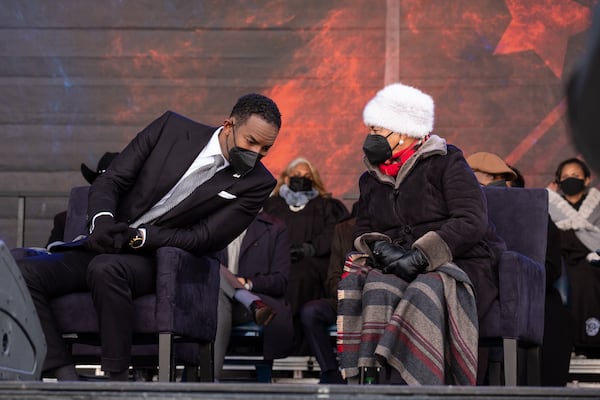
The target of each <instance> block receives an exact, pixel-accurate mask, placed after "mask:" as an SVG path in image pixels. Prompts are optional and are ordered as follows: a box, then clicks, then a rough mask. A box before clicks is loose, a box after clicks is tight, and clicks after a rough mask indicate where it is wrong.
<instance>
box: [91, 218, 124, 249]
mask: <svg viewBox="0 0 600 400" xmlns="http://www.w3.org/2000/svg"><path fill="white" fill-rule="evenodd" d="M127 229H129V226H128V225H127V224H126V223H124V222H121V223H118V224H117V223H116V222H115V219H114V218H113V217H111V216H110V215H101V216H100V217H98V218H96V220H95V221H94V230H93V231H92V233H91V234H90V237H89V238H88V241H87V243H86V246H87V248H88V249H89V250H92V251H95V252H97V253H120V252H121V247H122V243H123V235H124V234H125V232H126V231H127Z"/></svg>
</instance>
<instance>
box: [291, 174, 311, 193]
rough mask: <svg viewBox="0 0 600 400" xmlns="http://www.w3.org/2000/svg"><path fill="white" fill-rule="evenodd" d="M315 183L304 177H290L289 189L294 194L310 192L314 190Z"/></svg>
mask: <svg viewBox="0 0 600 400" xmlns="http://www.w3.org/2000/svg"><path fill="white" fill-rule="evenodd" d="M312 186H313V181H312V180H311V179H310V178H306V177H304V176H290V184H289V185H288V187H289V188H290V190H292V191H294V192H308V191H310V190H311V189H312Z"/></svg>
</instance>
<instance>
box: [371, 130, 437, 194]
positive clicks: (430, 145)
mask: <svg viewBox="0 0 600 400" xmlns="http://www.w3.org/2000/svg"><path fill="white" fill-rule="evenodd" d="M447 153H448V148H447V146H446V140H445V139H443V138H441V137H439V136H438V135H430V136H429V139H428V140H427V141H425V143H423V145H422V146H421V147H419V149H418V150H417V151H416V153H415V154H413V155H412V156H411V157H410V158H409V159H408V160H406V162H405V163H404V164H403V165H402V167H401V168H400V171H398V175H397V176H396V177H395V178H394V177H393V176H388V175H385V174H383V173H382V172H381V171H380V170H379V168H377V166H376V165H373V164H371V163H370V162H369V160H367V157H364V159H363V161H364V163H365V165H366V166H367V170H368V171H369V173H371V175H374V176H375V177H376V178H377V179H378V180H379V181H381V182H383V183H387V184H389V185H392V186H394V188H396V189H397V188H398V187H399V186H400V183H402V181H404V179H405V178H406V177H407V176H408V174H409V173H410V171H412V169H413V168H414V167H415V165H416V164H417V163H418V162H419V160H422V159H425V158H428V157H431V156H434V155H446V154H447Z"/></svg>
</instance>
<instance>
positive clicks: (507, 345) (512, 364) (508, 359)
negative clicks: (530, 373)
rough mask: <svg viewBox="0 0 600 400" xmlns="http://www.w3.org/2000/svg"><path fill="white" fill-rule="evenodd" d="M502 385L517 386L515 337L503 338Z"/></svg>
mask: <svg viewBox="0 0 600 400" xmlns="http://www.w3.org/2000/svg"><path fill="white" fill-rule="evenodd" d="M503 345H504V346H503V353H504V385H505V386H517V339H508V338H504V339H503Z"/></svg>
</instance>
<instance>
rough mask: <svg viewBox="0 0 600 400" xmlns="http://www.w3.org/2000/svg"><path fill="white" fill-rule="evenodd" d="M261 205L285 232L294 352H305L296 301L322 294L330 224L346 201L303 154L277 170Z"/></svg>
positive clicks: (341, 214) (344, 211)
mask: <svg viewBox="0 0 600 400" xmlns="http://www.w3.org/2000/svg"><path fill="white" fill-rule="evenodd" d="M264 210H265V211H266V212H267V213H269V214H270V215H273V216H275V217H278V218H280V219H282V220H283V221H284V222H285V224H286V225H287V228H288V233H289V236H290V243H291V249H290V258H291V261H292V266H291V269H290V276H289V279H288V288H287V293H286V298H287V300H288V302H289V303H290V305H291V306H292V314H293V316H294V335H295V339H294V341H295V345H294V353H295V354H298V355H303V354H306V352H307V350H308V349H307V347H306V345H305V342H304V339H303V331H302V324H301V322H300V307H302V305H303V304H304V303H306V302H307V301H309V300H314V299H320V298H322V297H324V296H325V293H324V288H323V286H324V285H323V284H324V282H325V279H326V278H327V267H328V265H329V252H330V251H331V237H332V235H333V229H334V227H335V224H337V223H338V222H339V221H341V220H342V219H344V218H346V217H347V216H348V210H347V209H346V206H345V205H344V204H343V203H342V202H341V201H340V200H338V199H335V198H332V197H331V195H330V194H329V193H328V192H327V191H326V189H325V186H324V184H323V181H322V180H321V176H320V175H319V172H318V171H317V169H316V168H315V167H314V166H313V165H312V164H311V163H310V162H309V161H308V160H307V159H305V158H296V159H295V160H292V161H291V162H290V163H289V164H288V165H287V167H286V168H285V170H283V171H282V173H281V175H280V176H279V179H278V181H277V186H276V187H275V190H274V191H273V194H272V196H271V197H269V198H268V199H267V201H266V202H265V205H264Z"/></svg>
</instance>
